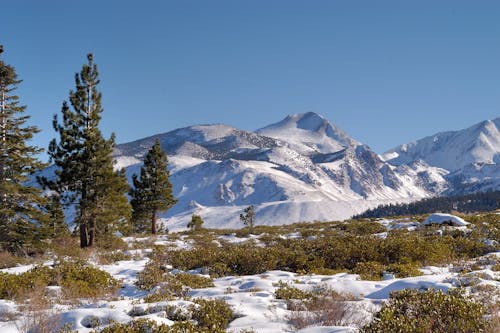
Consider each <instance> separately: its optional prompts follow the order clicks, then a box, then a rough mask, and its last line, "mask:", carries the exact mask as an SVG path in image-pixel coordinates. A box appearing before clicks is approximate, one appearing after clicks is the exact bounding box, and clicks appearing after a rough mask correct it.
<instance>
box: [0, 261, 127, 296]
mask: <svg viewBox="0 0 500 333" xmlns="http://www.w3.org/2000/svg"><path fill="white" fill-rule="evenodd" d="M49 285H55V286H61V287H62V291H63V294H64V295H65V296H66V297H67V298H80V297H85V298H86V297H89V298H95V297H99V296H104V295H108V294H111V293H114V292H115V291H116V290H117V289H118V287H119V283H118V281H117V280H115V279H113V277H112V276H111V275H109V274H108V273H106V272H104V271H101V270H99V269H97V268H95V267H92V266H89V265H88V264H85V263H82V262H67V261H62V262H60V263H59V264H58V265H55V266H54V267H53V268H50V267H48V266H35V267H34V268H32V269H30V270H29V271H27V272H25V273H22V274H17V275H15V274H6V273H0V297H1V298H6V299H13V298H19V297H22V296H23V295H24V294H26V293H29V292H30V291H32V290H34V289H43V288H45V287H47V286H49Z"/></svg>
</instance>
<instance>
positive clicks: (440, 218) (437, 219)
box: [422, 213, 469, 227]
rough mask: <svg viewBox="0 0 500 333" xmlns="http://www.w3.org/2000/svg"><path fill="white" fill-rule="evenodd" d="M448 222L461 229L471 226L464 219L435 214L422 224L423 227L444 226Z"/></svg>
mask: <svg viewBox="0 0 500 333" xmlns="http://www.w3.org/2000/svg"><path fill="white" fill-rule="evenodd" d="M446 222H448V223H451V224H453V225H454V226H459V227H464V226H467V225H468V224H469V222H465V221H464V219H462V218H461V217H458V216H455V215H451V214H442V213H434V214H431V215H429V217H427V218H426V219H425V221H424V222H422V225H431V224H443V223H446Z"/></svg>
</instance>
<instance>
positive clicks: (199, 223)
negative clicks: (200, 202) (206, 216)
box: [187, 214, 203, 232]
mask: <svg viewBox="0 0 500 333" xmlns="http://www.w3.org/2000/svg"><path fill="white" fill-rule="evenodd" d="M187 227H188V228H189V229H191V231H193V232H194V231H200V230H201V229H202V228H203V219H202V218H201V216H200V215H196V214H193V215H192V216H191V221H189V223H188V224H187Z"/></svg>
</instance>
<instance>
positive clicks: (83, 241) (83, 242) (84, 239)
mask: <svg viewBox="0 0 500 333" xmlns="http://www.w3.org/2000/svg"><path fill="white" fill-rule="evenodd" d="M87 246H89V240H88V235H87V223H83V222H81V221H80V247H81V248H82V249H83V248H86V247H87Z"/></svg>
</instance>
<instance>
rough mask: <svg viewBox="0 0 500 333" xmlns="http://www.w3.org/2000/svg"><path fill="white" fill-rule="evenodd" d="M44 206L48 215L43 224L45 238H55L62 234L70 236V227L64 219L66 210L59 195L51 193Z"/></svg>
mask: <svg viewBox="0 0 500 333" xmlns="http://www.w3.org/2000/svg"><path fill="white" fill-rule="evenodd" d="M44 208H45V211H46V212H47V215H48V217H47V220H46V222H45V223H44V224H43V225H42V229H43V230H42V235H43V236H44V238H47V239H54V238H58V237H61V236H68V235H69V229H68V225H67V224H66V221H65V220H64V210H63V206H62V205H61V202H60V197H59V195H58V194H52V195H50V196H49V197H48V202H47V204H46V205H45V206H44Z"/></svg>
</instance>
